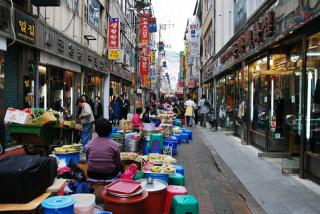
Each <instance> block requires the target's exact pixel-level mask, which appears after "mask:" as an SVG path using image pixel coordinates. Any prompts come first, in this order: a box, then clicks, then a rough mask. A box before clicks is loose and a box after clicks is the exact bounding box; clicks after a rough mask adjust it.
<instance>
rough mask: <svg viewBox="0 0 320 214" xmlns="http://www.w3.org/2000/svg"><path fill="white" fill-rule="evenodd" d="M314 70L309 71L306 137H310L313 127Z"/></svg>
mask: <svg viewBox="0 0 320 214" xmlns="http://www.w3.org/2000/svg"><path fill="white" fill-rule="evenodd" d="M311 84H312V72H311V71H309V72H308V93H307V124H306V125H307V131H306V138H307V140H309V139H310V129H311V121H310V120H311V88H312V85H311Z"/></svg>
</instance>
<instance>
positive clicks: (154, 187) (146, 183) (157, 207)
mask: <svg viewBox="0 0 320 214" xmlns="http://www.w3.org/2000/svg"><path fill="white" fill-rule="evenodd" d="M139 181H140V182H141V186H142V188H143V189H145V190H146V191H147V192H148V193H149V196H148V198H147V199H146V201H145V202H144V206H145V212H144V213H148V214H162V213H163V210H164V205H165V200H166V196H167V187H168V184H167V183H166V182H164V181H162V180H158V179H152V178H151V177H149V178H148V179H141V180H139Z"/></svg>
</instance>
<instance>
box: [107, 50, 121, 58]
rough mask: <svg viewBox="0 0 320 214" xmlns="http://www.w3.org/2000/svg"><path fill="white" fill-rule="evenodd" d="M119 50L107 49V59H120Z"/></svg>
mask: <svg viewBox="0 0 320 214" xmlns="http://www.w3.org/2000/svg"><path fill="white" fill-rule="evenodd" d="M120 54H121V51H120V50H119V49H109V50H108V59H111V60H114V59H120Z"/></svg>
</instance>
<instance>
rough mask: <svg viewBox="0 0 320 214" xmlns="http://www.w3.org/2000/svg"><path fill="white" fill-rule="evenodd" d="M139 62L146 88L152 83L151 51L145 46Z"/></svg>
mask: <svg viewBox="0 0 320 214" xmlns="http://www.w3.org/2000/svg"><path fill="white" fill-rule="evenodd" d="M139 62H140V77H141V84H142V85H143V86H146V85H148V83H149V81H150V74H149V72H150V49H149V47H148V46H143V47H142V48H141V51H140V60H139Z"/></svg>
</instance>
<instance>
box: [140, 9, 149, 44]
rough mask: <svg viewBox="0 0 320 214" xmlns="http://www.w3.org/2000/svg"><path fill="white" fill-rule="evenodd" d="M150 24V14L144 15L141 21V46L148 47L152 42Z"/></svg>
mask: <svg viewBox="0 0 320 214" xmlns="http://www.w3.org/2000/svg"><path fill="white" fill-rule="evenodd" d="M149 22H150V14H149V13H143V14H142V15H141V20H140V42H141V45H148V43H149V41H150V32H149Z"/></svg>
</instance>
